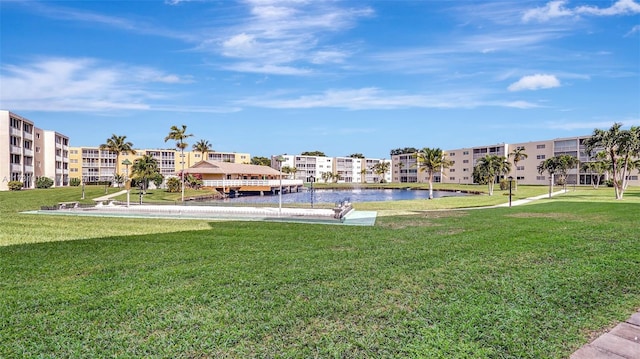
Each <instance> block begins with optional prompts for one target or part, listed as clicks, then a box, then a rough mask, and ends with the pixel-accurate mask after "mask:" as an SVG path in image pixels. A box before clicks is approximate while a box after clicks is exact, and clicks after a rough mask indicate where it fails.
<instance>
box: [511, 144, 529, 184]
mask: <svg viewBox="0 0 640 359" xmlns="http://www.w3.org/2000/svg"><path fill="white" fill-rule="evenodd" d="M509 157H513V167H515V172H516V182H515V183H516V188H515V190H516V191H517V190H518V162H520V161H522V160H526V159H527V157H529V156H528V155H527V154H526V153H525V152H524V147H516V148H514V149H513V151H511V153H509Z"/></svg>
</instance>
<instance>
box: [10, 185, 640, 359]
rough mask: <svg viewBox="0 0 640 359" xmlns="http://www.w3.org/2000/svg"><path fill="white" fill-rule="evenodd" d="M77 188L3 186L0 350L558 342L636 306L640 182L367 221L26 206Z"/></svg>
mask: <svg viewBox="0 0 640 359" xmlns="http://www.w3.org/2000/svg"><path fill="white" fill-rule="evenodd" d="M72 190H74V189H56V190H49V191H25V192H18V193H9V192H5V193H0V208H1V209H0V211H1V215H2V217H1V218H0V226H1V228H2V234H1V237H0V239H1V241H0V243H2V244H3V246H1V247H0V290H1V298H2V300H0V357H7V358H14V357H16V358H17V357H20V358H21V357H42V358H60V357H77V358H102V357H122V358H125V357H126V358H128V357H145V358H219V357H232V358H233V357H237V358H246V357H260V358H269V357H270V358H274V357H290V358H300V357H322V358H324V357H339V358H372V357H375V358H384V357H388V358H396V357H423V358H566V357H568V356H569V355H570V354H571V353H572V352H573V351H574V350H576V349H577V348H579V347H580V346H581V345H583V344H585V343H586V342H587V341H588V340H589V339H591V338H592V337H594V336H595V335H597V334H599V333H600V332H601V331H602V330H604V329H606V328H608V327H610V326H612V325H614V324H615V323H616V321H621V320H624V319H626V318H627V317H628V316H629V315H630V314H631V313H632V312H633V311H635V310H636V309H637V308H638V307H640V235H639V234H638V223H639V219H640V189H637V188H632V189H630V190H629V191H628V193H627V195H626V197H625V200H624V201H615V200H612V199H611V198H612V197H613V192H612V190H611V189H601V190H598V191H595V190H592V189H587V188H584V189H580V188H579V189H578V190H576V191H570V192H568V193H566V194H563V195H560V196H558V197H554V198H553V199H544V200H540V201H537V202H536V203H535V204H530V205H526V206H521V207H513V208H495V209H483V210H456V211H446V210H445V211H428V210H427V209H429V208H428V206H427V205H424V206H421V207H420V208H418V209H416V208H415V204H413V205H411V206H409V207H411V208H407V209H406V213H407V215H396V216H392V215H389V216H384V217H380V218H378V221H377V223H376V226H375V227H348V226H327V225H305V224H288V223H258V222H206V221H197V220H175V221H173V220H172V221H167V220H157V219H156V220H153V219H148V220H145V219H121V218H90V217H64V218H61V217H56V216H51V217H49V216H44V215H25V214H18V213H17V212H18V211H21V210H26V209H35V208H38V207H39V206H40V205H42V204H51V203H55V202H59V201H64V200H71V199H75V196H76V193H71V191H72ZM91 190H95V191H99V189H91ZM538 191H542V192H541V193H545V192H544V191H545V189H544V188H541V189H538ZM99 195H100V194H97V195H95V197H97V196H99ZM496 196H502V194H501V192H497V193H496ZM88 198H92V197H90V196H88ZM479 198H480V197H479ZM447 200H449V199H447ZM438 201H440V200H434V201H424V202H433V203H434V205H435V203H437V202H438ZM502 201H504V196H502ZM425 206H426V207H425ZM436 206H441V205H440V204H437V205H436ZM356 207H357V208H358V206H356ZM394 210H395V209H394ZM39 227H42V228H39ZM14 233H18V236H19V237H20V238H21V239H20V241H22V242H27V243H18V242H20V241H14V240H12V239H11V237H12V236H13V234H14ZM29 233H32V238H29V237H28V236H29ZM52 238H53V239H55V240H58V241H57V242H49V241H50V240H52ZM59 240H64V241H59ZM28 242H31V243H28Z"/></svg>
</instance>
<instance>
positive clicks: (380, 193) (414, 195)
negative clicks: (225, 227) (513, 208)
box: [216, 188, 468, 204]
mask: <svg viewBox="0 0 640 359" xmlns="http://www.w3.org/2000/svg"><path fill="white" fill-rule="evenodd" d="M467 195H468V194H466V193H460V192H449V191H433V197H434V198H438V197H457V196H467ZM428 198H429V191H428V190H406V189H347V190H341V189H321V190H314V191H313V202H314V203H338V202H342V201H345V200H347V201H349V202H352V203H358V202H378V201H404V200H411V199H428ZM278 201H279V198H278V196H277V195H265V196H241V197H236V198H228V199H225V200H224V202H228V203H275V204H277V203H278ZM216 202H222V201H216ZM282 203H311V191H310V190H309V189H308V188H307V189H305V190H304V191H302V192H292V193H283V194H282Z"/></svg>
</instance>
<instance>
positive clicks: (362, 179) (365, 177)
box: [360, 167, 368, 183]
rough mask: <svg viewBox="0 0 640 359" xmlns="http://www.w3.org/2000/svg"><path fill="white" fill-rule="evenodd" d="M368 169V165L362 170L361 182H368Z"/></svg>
mask: <svg viewBox="0 0 640 359" xmlns="http://www.w3.org/2000/svg"><path fill="white" fill-rule="evenodd" d="M367 171H368V170H367V168H366V167H365V168H363V169H361V170H360V182H362V183H365V182H367Z"/></svg>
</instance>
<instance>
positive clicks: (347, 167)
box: [271, 155, 392, 183]
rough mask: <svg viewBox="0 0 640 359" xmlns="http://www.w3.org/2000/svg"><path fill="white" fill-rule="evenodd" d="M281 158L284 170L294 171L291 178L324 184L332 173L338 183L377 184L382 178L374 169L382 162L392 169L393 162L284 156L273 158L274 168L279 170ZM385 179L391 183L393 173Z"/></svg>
mask: <svg viewBox="0 0 640 359" xmlns="http://www.w3.org/2000/svg"><path fill="white" fill-rule="evenodd" d="M279 157H282V168H286V167H288V168H290V169H293V171H294V172H293V173H291V174H290V175H289V177H290V178H292V179H301V180H303V181H305V182H308V181H309V180H310V179H311V177H313V178H314V180H315V181H317V182H322V181H323V179H322V175H323V174H325V173H330V174H337V175H338V180H337V183H377V182H380V180H381V178H380V177H379V175H378V174H376V173H375V172H374V171H373V167H374V166H375V165H376V164H378V163H381V162H388V163H389V167H391V160H383V159H377V158H353V157H324V156H306V155H282V156H271V167H272V168H275V169H278V168H279V166H280V163H279V161H278V158H279ZM383 179H384V181H386V182H391V180H392V175H391V171H388V172H387V173H386V174H385V175H384V177H383Z"/></svg>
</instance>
